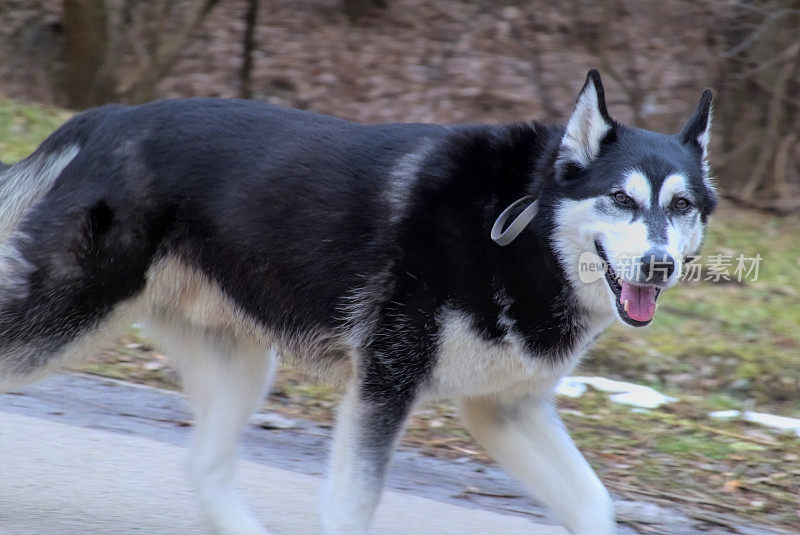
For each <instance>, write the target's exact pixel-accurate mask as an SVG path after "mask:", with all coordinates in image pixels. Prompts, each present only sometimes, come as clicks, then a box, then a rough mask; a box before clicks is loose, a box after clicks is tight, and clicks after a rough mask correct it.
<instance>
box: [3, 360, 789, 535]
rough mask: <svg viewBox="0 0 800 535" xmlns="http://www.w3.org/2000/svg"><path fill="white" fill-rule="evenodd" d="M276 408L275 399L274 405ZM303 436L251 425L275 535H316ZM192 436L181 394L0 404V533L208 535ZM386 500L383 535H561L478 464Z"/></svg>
mask: <svg viewBox="0 0 800 535" xmlns="http://www.w3.org/2000/svg"><path fill="white" fill-rule="evenodd" d="M281 402H282V400H281V399H280V398H279V397H278V398H273V399H271V400H270V402H269V406H272V407H274V406H275V405H279V404H280V403H281ZM295 424H296V425H295V426H294V427H293V428H292V429H280V430H266V429H261V428H259V427H256V426H248V428H247V429H246V430H245V432H244V436H243V440H242V445H243V448H242V454H241V458H242V461H241V470H242V475H243V478H242V487H243V490H244V491H245V494H246V495H247V497H248V498H249V500H250V502H251V504H252V505H253V508H254V510H255V511H256V514H257V515H258V516H259V517H261V518H262V519H263V520H264V522H265V524H266V525H268V526H269V527H270V528H272V529H273V531H274V532H275V533H276V534H278V535H288V534H303V535H314V534H315V533H316V518H317V515H316V507H317V505H316V502H317V495H318V491H317V488H318V487H319V485H320V481H321V474H322V473H323V471H324V468H325V460H326V456H327V451H328V443H329V440H330V439H329V436H330V429H329V428H328V427H327V426H326V425H325V424H320V423H316V422H311V421H304V420H302V419H297V420H296V422H295ZM190 432H191V416H190V415H189V414H188V412H187V411H186V409H185V405H184V402H183V398H182V396H181V395H180V394H177V393H174V392H169V391H165V390H161V389H156V388H150V387H142V386H137V385H132V384H130V383H125V382H121V381H114V380H109V379H106V378H98V377H93V376H87V375H81V374H61V375H54V376H51V377H48V378H47V379H45V380H43V381H40V382H38V383H35V384H33V385H29V386H27V387H25V388H23V389H21V390H19V391H16V392H10V393H6V394H2V395H0V535H40V534H42V535H43V534H47V535H83V534H86V535H91V534H101V533H102V534H116V533H148V534H162V533H163V534H184V533H185V534H189V533H191V534H205V533H208V531H207V530H206V528H205V526H204V524H203V522H202V521H201V520H200V518H201V516H200V513H199V511H198V510H197V506H196V505H195V503H194V499H193V496H192V493H191V492H190V491H189V489H188V487H187V483H186V480H185V478H184V471H183V467H184V457H185V450H184V447H185V444H187V443H188V439H189V433H190ZM468 488H471V489H477V490H478V492H465V491H466V489H468ZM387 489H388V492H387V494H386V495H385V496H384V500H383V503H382V505H381V509H380V510H379V513H378V517H377V522H376V525H375V530H374V534H375V535H406V534H408V535H410V534H415V535H440V534H441V535H449V534H458V535H471V534H478V533H480V534H481V535H507V534H508V535H515V534H517V533H525V534H526V535H537V534H553V535H563V534H564V533H565V532H564V530H562V529H561V528H558V527H556V526H555V524H556V521H555V520H554V519H553V518H552V516H550V515H549V514H548V513H547V512H546V511H545V510H544V509H543V508H542V507H541V506H539V505H537V504H536V503H535V502H534V501H533V500H531V499H530V498H529V497H528V496H527V495H526V494H525V493H524V492H523V491H522V489H521V488H520V487H519V485H518V484H517V483H516V482H514V481H513V480H511V478H509V477H508V475H507V474H505V473H504V472H503V471H502V470H500V469H499V468H497V467H495V466H486V465H484V464H481V463H478V462H475V461H473V460H471V459H470V458H469V457H462V458H459V459H439V458H435V457H431V456H429V455H426V454H425V453H424V452H421V451H419V450H417V449H415V448H412V447H403V446H401V448H400V450H399V451H398V452H397V455H396V456H395V460H394V463H393V466H392V468H391V470H390V472H389V477H388V481H387ZM615 501H616V507H617V512H618V516H619V518H620V519H621V520H622V521H624V522H625V523H626V524H621V525H619V526H618V531H619V535H633V534H635V533H640V532H645V533H657V534H670V535H683V534H695V533H698V532H703V533H706V534H707V535H728V534H732V533H736V534H741V535H772V534H775V533H777V532H776V531H773V530H769V529H765V528H761V527H758V526H754V525H752V524H751V523H749V522H748V523H742V524H739V523H738V522H737V523H736V524H737V525H736V527H735V528H726V527H725V526H723V525H713V524H708V523H704V522H698V521H696V520H693V519H690V518H688V517H687V516H686V515H684V514H683V513H681V512H680V511H678V510H677V509H674V508H669V507H663V506H658V505H655V504H653V503H647V502H640V501H632V500H622V499H616V500H615ZM734 521H735V519H734ZM631 525H637V526H641V527H642V529H643V530H644V531H638V530H635V529H633V528H632V527H631ZM728 525H729V526H730V524H728Z"/></svg>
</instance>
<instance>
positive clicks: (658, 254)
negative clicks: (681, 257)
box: [641, 251, 675, 284]
mask: <svg viewBox="0 0 800 535" xmlns="http://www.w3.org/2000/svg"><path fill="white" fill-rule="evenodd" d="M641 262H642V278H643V279H644V280H645V282H650V283H653V284H658V283H664V282H667V280H669V278H670V277H671V276H672V274H673V273H674V272H675V259H674V258H672V257H671V256H670V255H669V253H667V252H666V251H647V252H646V253H645V254H644V255H642V260H641Z"/></svg>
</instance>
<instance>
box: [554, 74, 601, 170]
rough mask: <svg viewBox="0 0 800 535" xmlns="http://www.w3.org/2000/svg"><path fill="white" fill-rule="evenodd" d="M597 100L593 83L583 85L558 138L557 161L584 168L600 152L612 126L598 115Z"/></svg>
mask: <svg viewBox="0 0 800 535" xmlns="http://www.w3.org/2000/svg"><path fill="white" fill-rule="evenodd" d="M597 97H598V95H597V89H596V88H595V86H594V84H593V83H591V82H590V83H588V84H586V87H585V88H584V90H583V91H582V92H581V94H580V96H579V97H578V102H577V103H576V104H575V109H574V110H573V112H572V115H571V116H570V118H569V122H568V123H567V129H566V131H565V133H564V137H563V138H562V139H561V147H560V151H559V162H563V163H566V162H569V161H572V162H574V163H577V164H578V165H580V166H582V167H585V166H587V165H589V163H591V162H592V161H593V160H594V159H595V158H596V157H597V154H598V153H599V152H600V142H601V141H602V140H603V137H604V136H605V135H606V134H607V133H608V131H609V130H610V129H611V125H610V124H608V123H607V122H606V120H605V119H604V118H603V115H602V114H601V113H600V108H599V106H598V100H597ZM557 165H558V164H557Z"/></svg>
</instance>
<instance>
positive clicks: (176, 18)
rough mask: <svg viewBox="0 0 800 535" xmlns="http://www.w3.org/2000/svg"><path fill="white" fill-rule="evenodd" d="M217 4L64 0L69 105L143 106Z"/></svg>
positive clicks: (213, 1) (211, 0)
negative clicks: (115, 103) (113, 103)
mask: <svg viewBox="0 0 800 535" xmlns="http://www.w3.org/2000/svg"><path fill="white" fill-rule="evenodd" d="M218 3H219V0H187V1H186V2H182V3H181V7H182V8H183V9H176V8H175V5H174V3H173V2H170V0H64V15H63V26H64V33H65V39H64V61H65V78H66V85H65V86H66V91H67V98H68V102H69V104H70V106H72V107H75V108H84V107H88V106H93V105H97V104H102V103H105V102H109V101H115V100H122V101H126V102H134V103H135V102H144V101H147V100H151V99H152V98H153V97H154V95H155V89H156V84H157V83H158V81H159V80H161V79H162V78H163V77H164V76H165V75H166V74H167V73H168V72H169V71H170V69H172V67H173V66H174V65H175V63H176V62H177V60H178V59H179V57H180V53H181V51H182V50H183V49H184V47H185V46H186V45H187V43H188V42H189V39H190V37H191V35H192V33H193V32H194V31H195V30H196V29H197V28H198V27H199V26H200V24H201V23H202V22H203V20H204V19H205V17H206V16H207V15H208V14H209V13H210V12H211V10H212V9H213V8H214V6H216V5H217V4H218Z"/></svg>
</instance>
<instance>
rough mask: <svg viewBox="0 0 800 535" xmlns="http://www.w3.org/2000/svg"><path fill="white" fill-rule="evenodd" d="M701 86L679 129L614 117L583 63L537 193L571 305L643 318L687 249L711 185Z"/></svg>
mask: <svg viewBox="0 0 800 535" xmlns="http://www.w3.org/2000/svg"><path fill="white" fill-rule="evenodd" d="M710 120H711V91H710V90H708V89H707V90H706V91H704V92H703V95H702V97H701V98H700V103H699V104H698V106H697V109H696V110H695V111H694V113H693V114H692V116H691V117H690V118H689V120H688V121H687V122H686V124H685V126H684V127H683V129H682V130H681V131H680V133H678V134H676V135H665V134H659V133H655V132H651V131H648V130H642V129H638V128H632V127H628V126H624V125H621V124H619V123H617V122H616V121H614V120H613V119H611V117H610V116H609V114H608V110H607V109H606V103H605V98H604V94H603V86H602V83H601V81H600V75H599V74H598V73H597V71H590V72H589V74H588V76H587V78H586V83H585V84H584V86H583V89H582V90H581V92H580V95H579V96H578V101H577V103H576V104H575V109H574V111H573V112H572V115H571V117H570V119H569V122H568V124H567V127H566V130H565V132H564V134H563V137H562V138H561V141H560V144H559V146H558V149H557V153H556V158H555V162H554V167H553V173H554V176H553V178H552V180H550V181H549V183H548V184H547V186H546V187H545V188H544V190H543V192H542V198H541V201H542V203H543V204H548V205H550V207H551V214H552V221H553V226H554V230H555V232H554V234H553V238H552V240H553V241H552V243H553V246H554V248H555V249H556V252H557V254H558V256H559V259H560V261H561V263H562V267H563V268H564V269H565V271H566V273H567V277H568V279H569V280H570V282H571V283H572V285H573V286H574V288H575V290H576V293H577V296H578V299H579V300H580V302H581V304H582V305H583V306H585V307H587V308H590V309H594V310H602V311H604V312H606V313H607V312H611V313H612V314H615V315H616V316H617V317H618V318H619V319H620V320H621V321H623V322H625V323H626V324H628V325H633V326H636V327H642V326H645V325H647V324H648V323H650V321H651V320H652V319H653V315H654V314H655V309H656V299H658V296H659V294H660V293H661V292H662V291H663V290H665V289H666V288H669V287H670V286H672V285H674V284H675V283H676V281H677V280H678V278H679V277H680V274H681V271H682V267H683V263H684V261H685V259H686V258H687V257H689V256H691V255H694V254H696V252H697V251H698V248H699V246H700V242H701V240H702V237H703V230H704V227H705V225H706V222H707V219H708V216H709V214H710V213H711V212H712V211H713V210H714V207H715V205H716V199H717V197H716V193H715V191H714V187H713V185H712V183H711V179H710V177H709V170H708V163H707V157H708V155H707V148H708V139H709V133H710Z"/></svg>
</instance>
